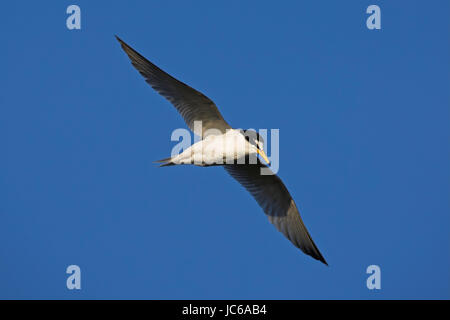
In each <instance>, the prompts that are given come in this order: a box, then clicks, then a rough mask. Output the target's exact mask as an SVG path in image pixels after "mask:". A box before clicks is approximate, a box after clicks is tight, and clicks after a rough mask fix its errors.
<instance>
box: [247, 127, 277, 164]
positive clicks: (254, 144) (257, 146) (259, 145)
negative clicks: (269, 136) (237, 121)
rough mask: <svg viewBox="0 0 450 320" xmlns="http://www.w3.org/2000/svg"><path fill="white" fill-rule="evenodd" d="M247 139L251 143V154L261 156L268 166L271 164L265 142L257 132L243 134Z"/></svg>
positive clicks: (249, 131) (251, 131) (248, 131)
mask: <svg viewBox="0 0 450 320" xmlns="http://www.w3.org/2000/svg"><path fill="white" fill-rule="evenodd" d="M242 134H243V135H244V137H245V139H246V140H247V141H248V142H249V145H250V150H249V151H250V152H251V153H257V154H259V155H260V156H261V157H262V158H263V159H264V161H265V162H267V164H270V161H269V158H267V155H266V153H265V152H264V140H263V138H262V137H261V135H260V134H259V133H258V132H256V131H255V130H244V131H243V133H242Z"/></svg>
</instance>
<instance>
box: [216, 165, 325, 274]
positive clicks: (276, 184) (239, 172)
mask: <svg viewBox="0 0 450 320" xmlns="http://www.w3.org/2000/svg"><path fill="white" fill-rule="evenodd" d="M224 168H225V170H227V171H228V173H229V174H230V175H231V176H232V177H233V178H234V179H236V180H237V181H238V182H239V183H240V184H241V185H242V186H243V187H245V188H246V189H247V191H249V192H250V193H251V195H252V196H253V197H254V198H255V200H256V201H257V202H258V204H259V205H260V206H261V208H262V209H263V210H264V212H265V213H266V215H267V216H268V218H269V221H270V222H271V223H272V224H274V225H275V227H276V228H277V229H278V231H280V232H282V233H283V234H284V235H285V236H286V238H288V239H289V240H290V241H291V242H292V243H293V244H294V245H295V246H296V247H298V248H300V249H301V250H302V251H303V252H304V253H306V254H308V255H310V256H311V257H313V258H314V259H317V260H319V261H322V262H323V263H325V264H326V265H328V264H327V262H326V261H325V259H324V257H323V256H322V254H321V253H320V251H319V249H318V248H317V246H316V245H315V243H314V241H313V240H312V238H311V236H310V235H309V232H308V230H307V229H306V227H305V225H304V224H303V221H302V218H301V217H300V213H299V211H298V209H297V206H296V205H295V202H294V200H293V199H292V197H291V195H290V194H289V191H288V190H287V188H286V186H285V185H284V183H283V182H282V181H281V179H280V178H279V177H277V176H276V175H261V168H266V170H270V169H268V168H267V166H265V165H264V164H263V163H261V162H260V161H259V159H258V163H257V164H234V165H225V166H224Z"/></svg>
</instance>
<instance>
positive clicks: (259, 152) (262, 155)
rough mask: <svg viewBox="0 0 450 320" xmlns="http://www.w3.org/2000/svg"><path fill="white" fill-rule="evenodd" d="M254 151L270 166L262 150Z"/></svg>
mask: <svg viewBox="0 0 450 320" xmlns="http://www.w3.org/2000/svg"><path fill="white" fill-rule="evenodd" d="M256 151H257V152H258V154H259V155H260V156H261V157H262V158H263V159H264V161H265V162H267V164H268V165H270V161H269V158H267V156H266V153H265V152H264V150H259V149H256Z"/></svg>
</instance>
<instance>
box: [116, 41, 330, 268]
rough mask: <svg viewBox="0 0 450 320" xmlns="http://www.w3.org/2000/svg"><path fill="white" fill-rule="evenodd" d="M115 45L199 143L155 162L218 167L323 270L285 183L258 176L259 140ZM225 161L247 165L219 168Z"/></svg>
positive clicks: (199, 95) (261, 151) (139, 57)
mask: <svg viewBox="0 0 450 320" xmlns="http://www.w3.org/2000/svg"><path fill="white" fill-rule="evenodd" d="M116 39H117V40H118V41H119V43H120V45H121V47H122V49H123V50H124V51H125V53H126V54H127V55H128V57H129V59H130V60H131V63H132V65H133V66H134V67H135V68H136V69H137V71H139V73H140V74H141V75H142V76H143V77H144V79H145V81H146V82H147V83H148V84H149V85H150V86H151V87H152V88H153V89H155V90H156V91H157V92H158V93H159V94H160V95H162V96H163V97H164V98H166V99H167V100H168V101H169V102H171V103H172V105H173V106H174V107H175V108H176V109H177V111H178V112H179V113H180V114H181V116H182V117H183V119H184V120H185V122H186V124H187V125H188V127H189V128H190V129H191V130H192V131H193V132H194V133H196V134H197V135H199V136H200V137H201V138H202V139H201V140H200V141H199V142H196V143H194V144H193V145H192V146H190V147H189V148H187V149H186V150H184V151H183V152H181V153H180V154H178V155H176V156H173V157H169V158H167V159H163V160H159V161H157V162H160V163H162V166H172V165H187V164H191V165H197V166H213V165H215V166H217V165H221V166H223V167H224V168H225V170H226V171H227V172H228V173H229V174H230V175H231V176H232V177H233V178H234V179H236V180H237V181H238V182H239V183H240V184H241V185H242V186H243V187H244V188H246V189H247V191H248V192H249V193H250V194H251V195H252V196H253V197H254V198H255V200H256V201H257V203H258V204H259V206H260V207H261V208H262V209H263V211H264V212H265V214H266V215H267V217H268V218H269V221H270V222H271V223H272V224H273V225H274V226H275V227H276V228H277V229H278V231H280V232H281V233H283V234H284V236H285V237H286V238H288V239H289V240H290V241H291V242H292V243H293V244H294V245H295V246H296V247H297V248H299V249H301V250H302V251H303V252H304V253H306V254H307V255H310V256H311V257H313V258H314V259H316V260H319V261H321V262H323V263H324V264H326V265H328V263H327V262H326V261H325V259H324V257H323V256H322V254H321V253H320V251H319V249H318V248H317V246H316V244H315V243H314V241H313V240H312V238H311V236H310V234H309V232H308V230H307V229H306V227H305V225H304V223H303V220H302V218H301V217H300V213H299V211H298V209H297V206H296V204H295V202H294V199H292V197H291V195H290V194H289V191H288V190H287V188H286V186H285V185H284V183H283V182H282V181H281V179H280V178H279V177H278V176H277V175H275V174H264V175H262V174H261V169H263V168H265V169H266V170H270V169H269V168H268V167H267V166H266V165H265V164H264V163H262V162H261V161H260V160H259V158H257V156H256V155H260V156H261V157H262V158H263V160H264V161H266V162H267V164H269V159H268V158H267V156H266V154H265V152H264V149H263V148H264V142H263V141H262V139H261V137H259V135H258V134H256V137H255V136H254V135H253V137H251V135H249V136H250V137H249V136H246V135H245V134H244V132H243V131H241V130H236V129H233V128H232V127H231V126H230V125H229V124H228V123H227V122H226V121H225V120H224V118H223V117H222V115H221V114H220V112H219V109H218V108H217V106H216V105H215V104H214V102H213V101H212V100H210V99H209V98H208V97H206V96H205V95H204V94H203V93H201V92H199V91H197V90H195V89H193V88H191V87H190V86H188V85H187V84H185V83H183V82H181V81H179V80H177V79H175V78H174V77H172V76H171V75H169V74H168V73H166V72H164V71H163V70H161V69H160V68H158V67H157V66H156V65H154V64H153V63H151V62H150V61H148V60H147V59H146V58H144V57H143V56H142V55H141V54H139V53H138V52H137V51H136V50H134V49H133V48H132V47H130V46H129V45H128V44H126V43H125V42H124V41H122V40H121V39H120V38H119V37H117V36H116ZM196 123H200V125H196ZM255 133H256V132H255ZM250 156H254V157H256V161H254V162H253V163H252V162H251V161H247V160H248V159H249V157H250ZM228 157H231V158H233V159H234V160H237V159H246V161H244V162H242V163H239V162H238V161H234V162H232V163H231V164H230V163H229V162H224V158H227V159H228Z"/></svg>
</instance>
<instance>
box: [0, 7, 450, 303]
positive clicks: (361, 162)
mask: <svg viewBox="0 0 450 320" xmlns="http://www.w3.org/2000/svg"><path fill="white" fill-rule="evenodd" d="M70 4H77V5H79V6H80V8H81V15H82V22H81V30H68V29H67V28H66V23H65V20H66V18H67V14H66V8H67V6H69V5H70ZM370 4H377V5H379V6H380V8H381V19H382V20H381V27H382V29H381V30H372V31H371V30H368V29H367V27H366V23H365V20H366V18H367V16H368V15H367V14H366V13H365V11H366V8H367V6H369V5H370ZM2 12H4V13H5V14H3V15H2V18H1V19H0V27H1V28H0V30H1V31H0V32H1V38H2V44H3V45H2V53H1V59H0V64H1V70H2V73H1V74H2V76H1V77H0V87H1V88H2V90H1V91H0V106H1V108H0V112H1V113H0V130H1V131H0V133H1V136H2V137H4V138H3V139H1V143H2V157H1V158H0V164H1V166H0V168H1V170H0V173H1V179H0V217H1V220H0V221H1V223H0V298H32V299H35V298H41V299H42V298H44V299H45V298H57V299H80V298H84V299H109V298H113V299H116V298H124V299H132V298H133V299H317V298H319V299H335V298H338V299H350V298H353V299H355V298H356V299H395V298H402V299H419V298H425V299H430V298H440V299H442V298H446V299H448V298H449V297H450V274H449V270H450V257H449V254H450V248H449V247H450V239H449V229H448V228H449V225H450V219H449V215H450V208H449V206H450V202H449V192H450V185H449V182H450V171H449V169H450V167H449V163H450V152H449V151H450V150H449V119H450V114H449V107H450V103H449V102H450V96H449V83H450V81H449V80H450V79H449V76H450V61H449V56H450V46H449V30H450V28H449V22H448V12H450V5H449V2H448V1H345V2H337V1H327V2H324V1H321V2H319V1H301V2H300V1H286V2H283V3H275V2H273V1H246V2H243V1H214V2H213V1H193V2H189V3H187V2H181V1H171V2H166V1H164V2H163V1H148V2H145V3H144V2H142V1H141V2H138V1H131V2H130V1H129V2H122V4H119V3H116V2H114V3H110V2H109V1H108V2H107V1H76V2H68V1H59V2H58V3H50V2H44V3H42V2H40V3H37V2H32V1H29V2H26V3H24V2H22V1H19V2H12V1H9V2H6V3H3V4H2ZM114 34H117V35H119V36H120V37H121V38H122V39H123V40H125V41H126V42H128V43H129V44H130V45H132V46H133V47H134V48H136V49H137V50H138V51H140V52H141V53H142V54H143V55H144V56H146V57H147V58H148V59H150V60H151V61H153V62H154V63H156V64H157V65H159V66H160V67H161V68H163V69H165V70H166V71H168V72H169V73H171V74H172V75H174V76H175V77H177V78H179V79H180V80H182V81H184V82H186V83H188V84H189V85H191V86H193V87H194V88H196V89H198V90H200V91H202V92H203V93H205V94H206V95H207V96H209V97H210V98H211V99H213V100H214V101H215V102H216V104H217V105H218V106H219V108H220V110H221V112H222V114H223V116H224V117H225V118H226V119H227V120H228V122H229V123H230V124H231V125H232V126H234V127H238V128H250V127H251V128H279V129H280V171H279V175H280V177H281V178H282V179H283V181H284V182H285V184H286V185H287V187H288V189H289V190H290V192H291V194H292V196H293V197H294V199H295V200H296V202H297V205H298V207H299V208H300V209H301V212H302V217H303V219H304V221H305V223H306V225H307V227H308V229H309V230H310V232H311V234H312V236H313V239H314V240H315V242H316V244H317V245H318V247H319V248H320V250H321V252H322V253H323V255H324V256H325V258H326V259H327V261H328V262H329V264H330V266H329V267H326V266H324V265H322V264H321V263H319V262H317V261H315V260H313V259H311V258H310V257H308V256H306V255H304V254H302V253H301V252H300V251H299V250H298V249H296V248H295V247H294V246H292V245H291V243H290V242H289V241H287V240H286V239H285V238H284V237H283V236H282V235H281V233H279V232H277V231H276V230H275V228H274V227H273V226H272V225H270V223H269V222H268V221H267V218H266V217H265V215H264V213H263V212H262V210H261V209H260V208H259V207H258V205H257V203H256V202H255V201H254V200H253V199H252V198H251V196H250V195H249V194H247V192H246V191H244V189H243V188H242V187H241V186H240V185H239V184H238V183H237V182H236V181H234V180H233V179H231V178H230V177H229V176H228V175H227V174H226V173H225V171H224V170H223V169H221V168H197V167H168V168H158V167H156V166H154V165H153V164H152V161H154V160H157V159H160V158H164V157H166V156H168V155H169V154H170V151H171V149H172V147H173V146H174V144H175V142H172V141H170V135H171V133H172V130H173V129H175V128H180V127H181V128H183V127H185V125H184V122H183V120H182V118H181V117H180V116H179V115H178V114H177V113H176V111H175V109H174V108H173V107H172V106H171V105H170V104H169V103H168V102H166V101H165V100H164V99H163V98H162V97H160V96H159V95H158V94H157V93H155V92H154V91H153V90H152V89H151V88H150V87H149V86H148V85H147V84H146V83H145V82H144V81H143V79H142V78H141V76H140V75H139V74H138V73H137V72H136V71H135V70H134V69H133V68H132V66H131V65H130V63H129V61H128V59H127V57H126V56H125V54H124V53H123V52H122V50H121V49H120V46H119V45H118V43H117V42H116V40H115V39H114ZM71 264H76V265H79V266H80V268H81V272H82V289H81V290H72V291H71V290H68V289H67V288H66V278H67V276H68V275H67V274H66V273H65V270H66V267H67V266H69V265H71ZM372 264H376V265H379V266H380V268H381V285H382V288H381V290H375V291H371V290H368V289H367V287H366V278H367V277H368V275H367V274H366V268H367V266H369V265H372Z"/></svg>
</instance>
